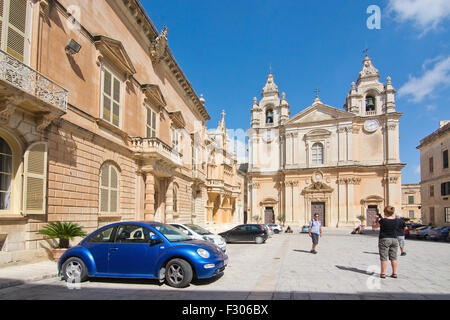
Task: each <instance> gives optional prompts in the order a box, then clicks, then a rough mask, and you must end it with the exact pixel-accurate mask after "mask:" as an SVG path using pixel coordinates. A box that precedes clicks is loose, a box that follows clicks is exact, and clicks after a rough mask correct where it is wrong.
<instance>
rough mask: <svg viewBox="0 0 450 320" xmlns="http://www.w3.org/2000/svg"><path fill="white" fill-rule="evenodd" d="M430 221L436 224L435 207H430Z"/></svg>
mask: <svg viewBox="0 0 450 320" xmlns="http://www.w3.org/2000/svg"><path fill="white" fill-rule="evenodd" d="M429 223H431V224H434V207H430V221H429Z"/></svg>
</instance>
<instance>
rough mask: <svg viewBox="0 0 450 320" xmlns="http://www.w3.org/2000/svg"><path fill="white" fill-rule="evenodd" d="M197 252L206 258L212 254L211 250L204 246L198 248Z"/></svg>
mask: <svg viewBox="0 0 450 320" xmlns="http://www.w3.org/2000/svg"><path fill="white" fill-rule="evenodd" d="M197 253H198V255H199V256H200V257H202V258H205V259H208V258H209V256H210V254H209V252H208V251H206V250H205V249H202V248H200V249H197Z"/></svg>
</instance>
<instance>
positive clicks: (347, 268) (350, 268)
mask: <svg viewBox="0 0 450 320" xmlns="http://www.w3.org/2000/svg"><path fill="white" fill-rule="evenodd" d="M336 268H338V269H340V270H345V271H352V272H356V273H361V274H365V275H368V276H372V275H373V274H374V272H367V271H366V270H361V269H358V268H353V267H344V266H336Z"/></svg>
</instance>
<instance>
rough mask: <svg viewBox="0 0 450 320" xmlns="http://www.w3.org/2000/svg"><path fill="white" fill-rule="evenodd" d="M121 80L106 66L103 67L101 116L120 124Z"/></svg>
mask: <svg viewBox="0 0 450 320" xmlns="http://www.w3.org/2000/svg"><path fill="white" fill-rule="evenodd" d="M121 96H122V82H121V81H120V80H119V79H118V78H117V77H115V76H114V75H113V73H112V72H111V71H109V70H107V69H106V68H103V92H102V118H103V120H106V121H108V122H110V123H112V124H113V125H115V126H117V127H119V126H120V111H121Z"/></svg>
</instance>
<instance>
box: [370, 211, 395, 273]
mask: <svg viewBox="0 0 450 320" xmlns="http://www.w3.org/2000/svg"><path fill="white" fill-rule="evenodd" d="M394 211H395V208H394V207H392V206H387V207H386V208H384V218H382V217H381V215H380V214H378V216H377V219H376V222H375V225H374V228H380V235H379V237H378V249H379V254H380V263H381V272H380V278H383V279H384V278H386V271H387V267H388V259H389V260H390V261H391V266H392V275H391V278H397V266H398V261H397V254H398V247H399V244H398V239H397V235H398V227H399V219H396V218H395V215H394Z"/></svg>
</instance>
